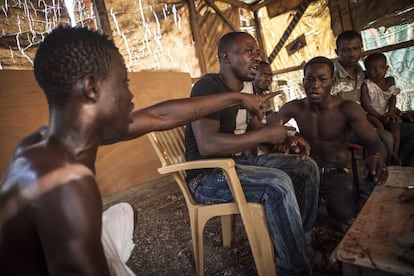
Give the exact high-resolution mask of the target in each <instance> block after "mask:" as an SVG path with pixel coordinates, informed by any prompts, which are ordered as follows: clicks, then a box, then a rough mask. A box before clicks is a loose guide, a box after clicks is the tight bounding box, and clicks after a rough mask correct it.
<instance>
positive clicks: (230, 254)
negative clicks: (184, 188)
mask: <svg viewBox="0 0 414 276" xmlns="http://www.w3.org/2000/svg"><path fill="white" fill-rule="evenodd" d="M118 202H129V203H130V204H132V205H133V206H134V207H135V208H136V210H137V224H136V228H135V232H134V238H133V240H134V243H135V244H136V246H135V248H134V250H133V252H132V254H131V257H130V259H129V260H128V262H127V264H128V266H129V267H130V268H131V269H132V270H133V271H134V272H135V273H136V274H137V275H157V276H159V275H183V276H184V275H195V265H194V257H193V251H192V242H191V232H190V222H189V217H188V212H187V207H186V205H185V200H184V198H183V196H182V194H181V192H180V191H179V189H178V186H177V185H176V183H175V182H174V180H173V179H172V178H171V177H166V178H163V179H161V180H157V181H154V182H153V183H147V184H144V185H141V186H138V187H136V188H134V189H131V190H128V191H125V192H122V193H119V194H117V195H114V196H111V197H107V198H105V199H104V208H108V207H109V206H111V205H112V204H114V203H118ZM236 225H237V226H236V237H235V242H234V245H233V246H232V247H227V248H226V247H223V246H222V241H221V233H220V227H219V226H220V222H219V219H218V218H213V219H211V220H210V221H209V222H208V223H207V225H206V228H205V233H204V254H205V256H204V267H205V275H207V276H208V275H257V273H256V270H255V267H254V261H253V258H252V255H251V252H250V248H249V243H248V241H247V237H246V235H245V232H244V229H243V227H242V224H241V222H240V220H238V221H237V224H236ZM342 236H343V233H342V232H340V231H337V230H334V229H332V227H330V226H329V225H328V224H327V220H326V215H325V213H324V211H323V209H321V211H320V216H319V219H318V223H317V225H316V227H315V230H314V241H313V246H314V248H316V249H317V250H319V251H321V252H323V253H324V254H325V256H327V257H329V256H330V254H331V252H332V251H333V250H334V248H335V247H336V245H337V244H338V242H339V241H340V239H341V238H342ZM314 275H316V276H328V275H329V276H335V275H338V276H339V275H342V273H341V268H340V264H338V263H336V264H333V265H330V266H329V267H328V268H326V267H325V268H323V269H319V270H315V273H314Z"/></svg>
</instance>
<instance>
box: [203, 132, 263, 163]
mask: <svg viewBox="0 0 414 276" xmlns="http://www.w3.org/2000/svg"><path fill="white" fill-rule="evenodd" d="M264 137H265V135H263V133H262V131H261V130H256V131H249V132H246V133H244V134H241V135H235V134H227V133H217V134H215V135H214V136H209V137H202V138H201V139H197V145H198V149H199V151H200V154H201V155H203V156H206V157H207V156H226V155H230V154H235V153H238V152H243V151H245V150H247V149H250V148H253V147H256V146H257V145H258V144H260V143H263V142H267V141H266V139H264Z"/></svg>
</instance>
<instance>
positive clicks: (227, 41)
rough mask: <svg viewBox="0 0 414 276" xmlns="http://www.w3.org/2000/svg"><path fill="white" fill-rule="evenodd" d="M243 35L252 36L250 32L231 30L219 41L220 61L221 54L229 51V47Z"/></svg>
mask: <svg viewBox="0 0 414 276" xmlns="http://www.w3.org/2000/svg"><path fill="white" fill-rule="evenodd" d="M243 35H248V36H251V35H250V34H249V33H245V32H230V33H227V34H225V35H223V36H222V37H221V38H220V40H219V42H218V49H217V50H218V52H217V55H218V58H219V61H221V54H222V53H223V52H226V51H228V50H229V48H230V47H231V46H232V45H233V44H234V43H235V42H237V41H236V40H237V38H239V37H240V36H243Z"/></svg>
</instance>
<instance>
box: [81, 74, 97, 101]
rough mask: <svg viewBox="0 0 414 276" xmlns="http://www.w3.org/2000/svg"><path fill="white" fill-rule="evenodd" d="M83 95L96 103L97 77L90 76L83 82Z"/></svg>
mask: <svg viewBox="0 0 414 276" xmlns="http://www.w3.org/2000/svg"><path fill="white" fill-rule="evenodd" d="M82 94H83V96H84V97H85V98H86V99H88V100H91V101H94V102H95V101H96V100H97V98H98V89H97V78H96V76H94V75H92V74H89V75H86V76H85V77H84V78H83V80H82Z"/></svg>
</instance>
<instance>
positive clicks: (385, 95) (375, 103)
mask: <svg viewBox="0 0 414 276" xmlns="http://www.w3.org/2000/svg"><path fill="white" fill-rule="evenodd" d="M364 83H365V84H366V85H367V88H368V95H369V98H370V99H371V106H372V108H374V109H375V111H377V112H378V113H379V114H381V115H383V114H384V113H386V112H387V111H388V101H389V99H390V98H391V97H392V96H395V95H398V94H399V93H400V89H399V88H397V87H395V85H393V86H391V87H390V88H388V90H387V91H384V90H382V89H381V87H379V86H378V85H377V84H376V83H375V82H373V81H371V80H369V79H366V80H364Z"/></svg>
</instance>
